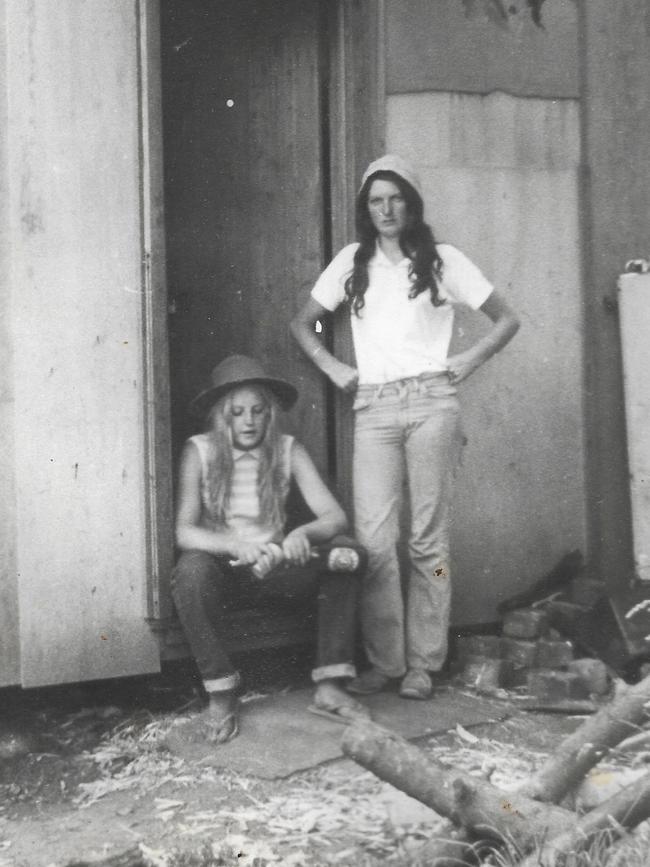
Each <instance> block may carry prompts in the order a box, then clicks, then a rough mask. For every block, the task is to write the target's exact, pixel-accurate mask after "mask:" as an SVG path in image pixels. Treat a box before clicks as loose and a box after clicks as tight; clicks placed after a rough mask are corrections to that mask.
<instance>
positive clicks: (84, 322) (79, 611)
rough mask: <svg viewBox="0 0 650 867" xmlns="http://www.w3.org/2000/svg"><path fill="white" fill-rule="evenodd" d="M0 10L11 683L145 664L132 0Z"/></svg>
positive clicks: (151, 652)
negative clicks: (13, 577)
mask: <svg viewBox="0 0 650 867" xmlns="http://www.w3.org/2000/svg"><path fill="white" fill-rule="evenodd" d="M5 6H6V13H5V20H6V24H7V28H6V51H7V57H6V73H7V76H6V85H5V86H6V88H7V93H8V122H9V133H8V137H7V140H6V147H5V150H4V154H3V155H4V164H3V165H2V166H0V170H1V177H2V178H3V179H4V182H5V183H6V184H7V186H8V203H7V205H6V207H5V210H4V211H3V212H2V213H0V220H2V226H1V230H2V236H3V237H4V238H5V239H6V244H5V250H7V249H9V250H10V252H9V254H8V255H9V257H10V261H9V274H10V279H9V281H8V284H9V288H8V291H7V290H6V289H5V290H4V298H3V301H2V303H3V306H4V308H5V310H8V311H9V316H10V334H11V338H12V341H13V342H12V351H13V362H12V364H11V365H10V367H9V369H8V370H5V371H3V372H2V373H1V374H0V376H2V377H3V383H2V385H3V388H6V389H7V392H6V393H7V394H11V393H12V392H13V398H14V404H13V406H14V417H13V423H14V431H15V446H14V448H13V449H12V450H9V451H5V452H4V453H3V454H2V458H1V460H2V462H3V464H5V466H12V465H13V467H15V476H16V478H17V479H18V488H17V495H16V501H15V518H16V528H17V533H16V560H17V571H18V599H19V607H20V668H21V675H22V682H23V684H24V685H25V686H34V685H38V684H42V683H54V682H62V681H78V680H83V679H87V678H100V677H111V676H118V675H124V674H129V673H130V674H134V673H139V672H145V671H152V670H156V669H157V668H158V665H159V661H158V650H157V644H156V642H155V640H154V639H153V638H152V636H151V634H150V632H149V629H148V627H147V625H146V623H145V621H144V618H145V615H146V605H145V593H146V580H147V575H146V571H147V569H146V551H145V540H146V522H145V504H144V489H145V480H144V472H145V469H144V468H145V460H144V444H143V437H144V433H143V410H142V401H143V358H142V351H143V350H142V321H141V311H142V274H141V238H140V233H141V230H140V158H139V147H140V139H139V107H138V69H137V63H138V50H137V49H138V34H137V18H136V15H137V3H136V2H135V0H111V2H110V3H99V2H89V0H57V3H56V4H52V3H51V2H49V0H32V2H30V3H25V2H23V0H5ZM1 156H2V152H0V157H1ZM3 472H6V469H5V470H3Z"/></svg>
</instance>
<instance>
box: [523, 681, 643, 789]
mask: <svg viewBox="0 0 650 867" xmlns="http://www.w3.org/2000/svg"><path fill="white" fill-rule="evenodd" d="M649 715H650V677H646V678H644V679H643V680H642V681H640V682H639V683H637V684H635V685H634V686H627V685H625V686H622V687H621V688H620V689H619V690H617V693H616V695H615V696H614V698H613V699H612V701H610V702H609V703H608V704H606V705H604V706H603V707H602V708H601V709H600V710H599V711H598V713H596V714H595V715H594V716H592V717H590V718H589V719H588V720H586V721H585V722H584V723H583V724H582V725H581V726H580V727H579V728H578V729H576V731H575V732H574V733H573V734H572V735H569V737H568V738H565V740H564V741H562V743H560V744H559V746H558V748H557V749H556V750H555V752H554V753H553V755H552V756H551V758H550V759H549V760H548V761H547V762H546V763H545V764H544V765H543V767H542V768H541V769H540V770H539V771H538V772H537V773H536V774H535V775H534V776H533V777H532V778H531V779H530V780H528V781H526V782H525V783H524V784H523V785H522V786H520V787H519V788H518V789H517V791H518V793H519V794H521V795H525V796H526V797H528V798H532V799H533V800H536V801H543V802H545V803H549V804H558V803H559V802H560V801H561V800H562V798H563V797H564V796H565V795H566V794H567V793H568V792H570V791H571V790H572V789H573V788H575V786H576V785H577V784H578V783H579V782H580V781H581V780H582V779H583V777H584V776H585V774H586V773H587V771H589V770H590V769H591V768H593V767H594V765H597V764H598V762H599V761H600V760H601V759H602V758H603V756H605V755H607V753H608V752H609V751H610V750H611V749H612V748H613V747H615V746H616V745H617V744H619V743H621V741H623V740H624V739H625V738H627V737H629V736H630V735H632V734H634V733H636V732H638V730H639V728H640V727H641V726H642V725H643V724H644V723H645V722H647V720H648V716H649Z"/></svg>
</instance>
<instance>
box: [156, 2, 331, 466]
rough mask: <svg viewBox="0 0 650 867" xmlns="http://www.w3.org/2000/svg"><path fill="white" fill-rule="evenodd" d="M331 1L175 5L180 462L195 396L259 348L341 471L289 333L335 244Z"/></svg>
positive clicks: (168, 99)
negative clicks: (215, 371)
mask: <svg viewBox="0 0 650 867" xmlns="http://www.w3.org/2000/svg"><path fill="white" fill-rule="evenodd" d="M326 5H327V4H325V3H322V2H319V0H283V2H282V3H278V2H277V0H162V2H161V46H162V94H163V150H164V160H165V168H164V178H165V214H166V244H167V279H168V295H169V304H170V313H169V349H170V369H171V377H170V379H171V428H172V446H173V452H174V456H175V457H176V456H177V455H178V452H179V449H180V447H181V446H182V443H183V442H184V440H185V438H186V437H187V436H188V435H191V434H192V433H195V432H196V426H195V425H193V423H192V420H191V418H189V416H188V412H187V406H188V403H189V401H190V400H191V398H192V397H193V396H194V395H195V394H196V393H197V391H198V390H200V388H202V387H203V384H204V383H206V382H207V380H208V377H209V374H210V371H211V369H212V367H213V366H214V365H215V364H217V363H218V362H219V361H220V360H221V359H223V358H225V357H226V356H227V355H230V354H232V353H245V354H247V355H252V356H255V357H257V358H258V359H259V360H260V361H261V362H262V363H263V364H264V366H265V367H266V368H267V370H268V371H269V372H270V373H272V374H275V375H279V376H283V377H285V378H287V379H289V380H291V381H292V382H293V383H294V384H295V385H296V386H297V388H298V389H299V392H300V399H299V401H298V404H297V406H296V408H295V409H294V410H293V411H292V413H291V415H290V418H289V419H288V424H287V427H288V430H289V432H291V433H294V434H296V435H297V436H298V437H299V438H300V439H301V441H303V442H304V443H305V445H306V446H307V448H308V449H309V451H310V453H311V454H312V456H313V458H314V460H315V462H316V464H317V465H318V467H319V469H320V470H321V471H322V472H324V473H325V474H327V472H328V470H329V469H330V467H329V461H328V454H329V452H330V448H331V438H330V437H328V429H329V427H330V426H329V422H328V413H327V409H326V393H325V385H324V382H323V379H322V377H320V376H319V375H318V373H317V371H316V370H315V369H314V368H313V366H312V365H311V364H310V363H309V361H308V360H307V359H305V358H304V357H303V356H302V355H301V352H300V350H299V349H298V347H297V345H296V344H295V343H294V341H293V339H292V338H291V335H290V334H289V329H288V325H289V322H290V320H291V318H292V316H293V314H294V313H295V311H296V310H297V309H298V307H299V305H300V304H301V303H302V302H303V300H304V298H305V297H306V295H307V293H308V292H309V289H310V287H311V285H312V284H313V282H314V279H315V277H316V275H317V274H318V272H319V270H320V269H321V267H322V265H323V263H324V261H325V260H326V257H327V255H328V254H329V252H330V250H329V249H328V246H329V245H328V231H327V228H326V224H327V222H328V221H327V220H326V214H327V209H328V196H327V192H326V191H327V188H328V178H327V155H328V146H327V123H326V121H325V119H326V117H327V114H328V107H327V57H326V46H327V41H326V31H327V19H326V12H325V6H326ZM328 440H330V441H329V442H328Z"/></svg>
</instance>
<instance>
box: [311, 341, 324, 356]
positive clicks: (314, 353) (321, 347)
mask: <svg viewBox="0 0 650 867" xmlns="http://www.w3.org/2000/svg"><path fill="white" fill-rule="evenodd" d="M321 349H324V346H323V345H322V344H319V346H318V348H317V349H314V351H313V352H312V354H311V357H312V358H316V356H317V355H318V353H319V352H320V351H321Z"/></svg>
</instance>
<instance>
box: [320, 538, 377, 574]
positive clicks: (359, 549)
mask: <svg viewBox="0 0 650 867" xmlns="http://www.w3.org/2000/svg"><path fill="white" fill-rule="evenodd" d="M328 548H329V553H328V557H327V565H328V569H329V570H330V571H331V572H348V573H349V574H351V575H361V574H363V573H364V572H365V571H366V567H367V565H368V552H367V551H366V549H365V547H364V546H363V545H360V544H359V542H357V541H356V539H353V538H352V537H351V536H335V537H334V539H332V541H331V542H330V543H329V545H328Z"/></svg>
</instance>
